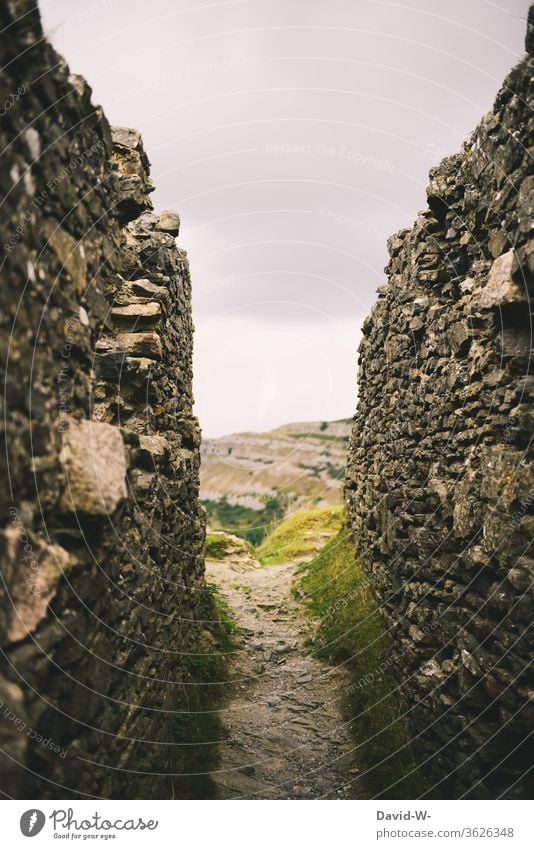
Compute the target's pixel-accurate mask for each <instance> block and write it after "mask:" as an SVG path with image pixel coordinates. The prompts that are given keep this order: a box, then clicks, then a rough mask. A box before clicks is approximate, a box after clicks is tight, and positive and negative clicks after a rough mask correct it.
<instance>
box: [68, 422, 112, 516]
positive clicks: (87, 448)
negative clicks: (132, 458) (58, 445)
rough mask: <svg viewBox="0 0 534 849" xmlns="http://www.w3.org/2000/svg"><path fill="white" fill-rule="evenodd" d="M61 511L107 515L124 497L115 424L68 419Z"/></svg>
mask: <svg viewBox="0 0 534 849" xmlns="http://www.w3.org/2000/svg"><path fill="white" fill-rule="evenodd" d="M61 460H62V463H63V466H64V469H65V477H66V482H65V489H64V492H63V495H62V497H61V502H60V507H61V509H62V510H66V511H72V512H75V513H77V512H81V513H87V514H89V515H91V516H101V515H102V516H107V515H109V514H110V513H113V511H114V510H115V509H116V508H117V506H118V505H119V504H120V502H121V501H122V500H123V499H125V498H126V497H127V494H128V493H127V490H126V458H125V453H124V443H123V440H122V436H121V432H120V430H119V428H118V427H115V426H113V425H108V424H104V423H103V422H95V421H88V420H86V419H82V420H81V421H77V420H75V419H71V420H69V422H68V425H67V427H66V429H65V431H64V432H63V450H62V455H61Z"/></svg>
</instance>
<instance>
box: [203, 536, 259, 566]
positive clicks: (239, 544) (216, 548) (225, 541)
mask: <svg viewBox="0 0 534 849" xmlns="http://www.w3.org/2000/svg"><path fill="white" fill-rule="evenodd" d="M241 549H245V550H248V551H252V546H251V545H250V543H248V542H247V541H246V540H244V539H243V538H242V537H240V538H239V540H235V539H233V538H232V537H231V536H228V534H225V533H224V531H218V532H217V533H214V534H210V533H208V534H206V559H207V560H224V559H225V557H227V556H228V555H229V554H232V552H236V551H239V550H241Z"/></svg>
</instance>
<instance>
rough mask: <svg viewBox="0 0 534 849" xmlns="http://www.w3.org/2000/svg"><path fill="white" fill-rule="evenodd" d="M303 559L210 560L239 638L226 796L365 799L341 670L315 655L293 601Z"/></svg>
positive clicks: (227, 716) (221, 786) (222, 768)
mask: <svg viewBox="0 0 534 849" xmlns="http://www.w3.org/2000/svg"><path fill="white" fill-rule="evenodd" d="M298 565H299V563H298V561H297V562H289V563H283V564H281V565H276V566H265V567H263V566H261V565H260V564H259V563H258V562H257V561H256V560H255V559H254V557H253V556H252V555H250V554H248V553H244V552H243V551H241V552H236V553H235V554H234V555H229V556H227V557H226V559H225V560H223V561H217V562H215V561H208V563H207V579H208V581H211V582H213V583H215V584H217V585H218V586H219V588H220V592H221V594H222V595H223V596H224V598H225V599H226V601H227V602H228V604H229V606H230V608H231V611H232V614H233V617H234V619H235V620H236V622H237V624H238V625H239V627H240V628H241V629H242V634H241V636H240V637H239V638H238V651H237V652H236V653H235V654H234V655H233V656H232V659H231V661H230V669H229V675H228V678H229V680H230V683H229V684H227V685H226V693H227V695H226V699H225V701H224V703H223V708H222V713H221V716H222V723H223V742H222V743H221V746H220V750H221V751H220V762H219V764H218V766H217V768H216V770H215V771H214V772H213V773H212V778H213V780H214V782H215V785H216V788H217V790H216V792H217V797H218V798H221V799H241V798H246V799H323V798H324V799H334V798H336V799H347V798H360V797H359V795H358V791H357V790H356V787H355V785H356V783H357V780H358V768H357V764H356V763H355V762H354V758H353V750H354V741H353V740H352V738H351V735H350V729H349V727H348V726H347V725H346V724H345V718H344V716H343V711H342V704H343V697H344V693H345V692H346V689H347V687H348V686H349V680H348V676H347V675H346V674H345V673H344V671H343V670H339V669H332V668H331V667H329V666H328V665H327V664H325V663H322V662H321V661H319V660H316V659H315V658H314V657H312V656H310V654H309V649H307V648H306V646H305V640H306V637H307V636H308V634H309V633H310V623H309V621H308V620H307V618H306V615H305V611H304V609H303V606H302V604H301V603H299V602H298V601H297V600H296V599H295V598H294V597H293V596H292V594H291V586H292V583H293V581H294V577H295V572H296V569H297V568H298Z"/></svg>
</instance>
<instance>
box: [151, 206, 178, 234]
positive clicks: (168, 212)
mask: <svg viewBox="0 0 534 849" xmlns="http://www.w3.org/2000/svg"><path fill="white" fill-rule="evenodd" d="M156 230H163V231H164V232H165V233H170V234H171V235H172V236H178V234H179V232H180V216H179V215H178V213H177V212H174V210H172V209H165V210H164V211H163V212H162V213H160V215H159V217H158V220H157V222H156Z"/></svg>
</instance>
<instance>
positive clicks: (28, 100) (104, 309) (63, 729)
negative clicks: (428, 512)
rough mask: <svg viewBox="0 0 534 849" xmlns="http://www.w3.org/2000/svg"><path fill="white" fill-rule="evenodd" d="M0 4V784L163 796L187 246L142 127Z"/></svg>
mask: <svg viewBox="0 0 534 849" xmlns="http://www.w3.org/2000/svg"><path fill="white" fill-rule="evenodd" d="M4 5H5V4H4ZM3 8H4V7H3V6H2V9H3ZM5 14H6V15H7V18H6V20H5V21H3V23H4V24H5V23H6V22H7V21H8V19H9V27H8V30H5V31H4V35H2V36H0V38H1V41H2V60H3V62H2V65H3V71H2V86H3V88H4V89H5V91H6V92H16V91H17V89H18V88H19V86H21V85H24V86H25V94H24V96H23V97H21V98H20V99H19V100H18V101H17V104H16V105H15V108H13V109H11V110H8V111H7V112H6V114H4V115H3V116H2V120H1V127H0V143H1V149H2V169H1V172H0V179H4V178H5V179H4V183H5V186H4V188H5V189H6V191H5V192H3V195H5V197H4V203H3V206H2V216H1V217H0V245H2V246H6V245H7V246H8V248H9V249H7V248H5V249H4V250H3V258H2V263H1V271H0V275H1V282H0V335H1V338H2V340H3V343H2V345H1V346H0V348H1V349H2V350H7V348H8V345H9V348H10V359H9V369H8V370H7V373H5V372H6V369H5V363H3V366H4V367H3V368H2V369H1V372H2V374H1V377H2V386H3V392H4V415H3V416H2V445H3V450H2V452H0V476H1V477H2V480H3V481H4V482H6V485H5V486H4V487H2V488H0V569H1V580H0V648H1V652H0V703H1V709H0V761H1V763H0V791H2V792H3V794H4V795H7V796H10V797H16V798H20V799H28V798H29V799H36V798H37V799H39V798H41V799H46V798H50V797H54V798H56V797H57V795H58V793H59V794H60V795H62V796H63V797H64V798H65V799H71V798H79V796H80V793H81V794H83V795H85V796H87V797H92V798H96V797H98V798H101V797H104V798H106V797H108V798H134V799H136V798H138V799H143V798H168V797H171V796H173V795H176V796H179V795H180V793H181V792H182V784H183V780H182V779H181V778H180V773H183V772H194V771H195V767H194V766H193V765H191V768H190V769H187V768H184V758H185V755H183V753H182V754H181V753H180V752H179V749H180V747H176V746H175V745H174V744H175V742H176V735H175V718H174V717H175V710H176V705H177V699H178V698H182V697H183V698H184V699H186V700H187V698H188V696H189V691H188V681H189V675H190V670H189V665H190V661H189V657H190V656H191V654H190V653H191V651H192V652H193V654H194V650H195V649H194V643H195V639H196V632H197V630H202V629H203V628H204V626H203V625H201V624H200V623H199V625H198V626H197V624H196V622H197V620H198V619H200V620H205V618H206V616H205V612H204V611H203V610H202V599H203V562H202V548H203V536H204V516H203V511H202V509H201V508H200V505H199V502H198V468H199V452H198V445H195V444H193V442H194V440H196V439H197V438H198V437H197V436H196V434H198V425H196V423H195V421H194V417H193V413H192V403H193V398H192V385H191V383H192V368H191V361H192V321H191V300H190V293H191V281H190V277H189V268H188V264H187V258H186V255H185V252H183V251H181V250H179V249H178V248H177V246H176V243H175V240H174V239H173V236H172V235H171V233H169V232H166V231H163V230H158V229H156V224H157V222H158V215H157V214H154V213H153V212H152V211H151V210H152V205H151V202H150V196H149V193H150V192H151V191H152V188H153V185H152V182H151V179H150V173H149V162H148V158H147V156H146V154H145V152H144V150H143V143H142V139H141V135H140V134H139V133H138V132H137V131H135V130H129V129H122V128H114V129H113V130H110V127H109V124H108V122H107V120H106V118H105V116H104V115H103V113H102V110H101V109H100V108H99V107H95V106H94V104H93V103H92V102H91V92H90V88H89V86H88V85H87V84H86V83H85V81H83V80H82V79H81V78H78V77H73V76H72V75H70V74H69V72H68V68H67V66H66V64H65V63H64V61H63V60H62V59H61V58H60V57H59V56H57V54H56V53H55V52H54V50H53V48H52V47H51V45H50V44H48V43H47V41H46V39H45V37H44V35H43V32H42V29H41V26H40V21H39V13H38V9H36V8H35V3H34V2H30V0H17V2H16V3H10V4H9V10H8V11H7V12H6V13H5ZM6 32H9V34H8V35H7V36H6V35H5V33H6ZM21 57H22V59H21ZM28 128H30V131H29V133H28V132H26V133H25V131H26V130H27V129H28ZM112 133H113V137H114V139H115V142H114V141H113V140H112ZM45 141H46V144H45ZM30 157H31V158H36V157H38V162H37V164H36V166H35V167H33V168H31V173H30V171H29V170H28V164H29V162H30ZM71 163H72V166H71ZM25 172H27V173H28V176H27V177H26V178H24V177H23V175H24V173H25ZM2 175H3V176H2ZM58 178H59V180H58ZM6 181H7V182H6ZM36 199H37V200H36ZM22 293H24V296H23V297H21V294H22ZM129 305H134V312H133V314H130V315H129V314H128V311H127V312H126V317H125V318H121V317H120V313H119V314H115V316H113V315H112V312H111V310H112V309H113V308H117V307H127V306H129ZM139 305H140V306H141V309H139ZM147 305H149V306H147ZM155 305H156V306H155ZM142 315H143V316H145V315H146V318H141V316H142ZM138 316H139V319H138V318H137V317H138ZM143 321H144V322H146V323H145V325H144V328H143V332H141V333H129V334H128V333H126V334H124V335H122V334H121V333H120V331H125V330H128V331H129V330H130V329H137V327H138V326H139V325H138V323H136V322H143ZM153 325H155V326H157V328H158V335H156V334H150V333H149V334H148V336H147V335H146V333H147V331H148V330H151V329H152V328H153ZM132 337H133V338H132ZM125 339H126V341H127V342H128V340H129V339H130V342H131V344H130V342H128V344H124V341H125ZM162 342H163V343H164V344H161V343H162ZM145 351H146V352H147V355H146V356H145V353H144V352H145ZM130 354H134V355H133V356H130ZM136 354H138V355H136ZM181 423H183V431H184V432H183V433H182V432H181V429H182V424H181ZM119 425H120V429H119ZM121 437H122V438H121ZM144 437H147V439H148V442H145V441H144ZM151 440H153V441H151ZM165 442H166V443H168V448H167V447H166V446H165ZM123 443H124V444H123ZM186 443H187V444H186ZM179 446H180V447H179ZM181 452H183V453H181ZM138 464H141V466H142V467H141V468H140V467H139V465H138ZM143 467H144V468H143ZM126 479H127V480H128V488H127V486H126ZM8 481H9V485H8V483H7V482H8ZM106 513H109V515H108V516H107V517H106ZM27 547H28V548H27ZM23 558H27V559H26V560H24V559H23ZM32 589H33V590H34V591H33V592H32ZM169 647H172V650H171V651H169V650H168V649H169ZM128 705H130V706H131V707H130V708H128ZM124 706H126V707H124ZM139 706H142V708H143V709H140V707H139ZM4 707H5V708H6V710H8V714H6V715H4ZM123 707H124V709H123ZM11 714H13V716H14V718H15V719H14V720H13V721H12V720H11V719H8V715H9V716H11ZM15 720H17V721H20V723H24V725H25V727H26V730H28V729H32V731H33V732H34V734H33V736H26V734H23V733H21V731H20V728H21V727H22V725H19V726H16V725H15ZM40 740H41V741H45V743H48V744H49V745H46V744H43V743H42V742H40ZM136 741H143V742H139V743H137V742H136ZM2 752H3V753H5V754H2ZM9 756H11V758H12V759H10V757H9ZM80 758H81V759H80ZM169 773H172V776H173V777H172V778H170V777H168V774H169ZM173 788H174V789H173Z"/></svg>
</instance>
